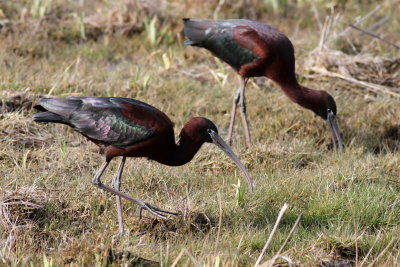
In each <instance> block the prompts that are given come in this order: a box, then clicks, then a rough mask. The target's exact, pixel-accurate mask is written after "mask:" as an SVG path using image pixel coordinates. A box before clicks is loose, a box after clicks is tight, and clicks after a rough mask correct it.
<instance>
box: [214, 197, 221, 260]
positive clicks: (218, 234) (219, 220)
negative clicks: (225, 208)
mask: <svg viewBox="0 0 400 267" xmlns="http://www.w3.org/2000/svg"><path fill="white" fill-rule="evenodd" d="M217 197H218V204H219V219H218V231H217V239H216V240H215V253H217V249H218V243H219V236H220V234H221V224H222V200H221V193H220V191H218V192H217Z"/></svg>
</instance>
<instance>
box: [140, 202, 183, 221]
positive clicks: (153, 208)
mask: <svg viewBox="0 0 400 267" xmlns="http://www.w3.org/2000/svg"><path fill="white" fill-rule="evenodd" d="M143 209H145V210H147V211H148V212H150V213H151V214H153V215H154V216H156V217H158V218H160V219H164V220H169V218H168V217H166V216H165V215H164V214H162V213H165V214H171V215H175V216H178V215H179V213H176V212H172V211H168V210H163V209H160V208H158V207H156V206H153V205H151V204H149V203H146V202H143V206H141V207H140V212H139V219H141V218H142V211H143Z"/></svg>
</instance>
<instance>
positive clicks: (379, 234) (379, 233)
mask: <svg viewBox="0 0 400 267" xmlns="http://www.w3.org/2000/svg"><path fill="white" fill-rule="evenodd" d="M380 236H381V231H379V232H378V234H377V235H376V238H375V241H374V243H373V244H372V246H371V248H370V249H369V251H368V253H367V255H365V257H364V259H363V260H362V262H361V263H360V267H361V266H363V264H364V263H365V261H366V260H367V258H368V256H369V255H370V254H371V252H372V249H373V248H374V247H375V245H376V242H378V239H379V237H380Z"/></svg>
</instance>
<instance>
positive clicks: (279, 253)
mask: <svg viewBox="0 0 400 267" xmlns="http://www.w3.org/2000/svg"><path fill="white" fill-rule="evenodd" d="M302 215H303V213H300V215H299V217H297V220H296V222H295V223H294V225H293V227H292V229H290V232H289V234H288V236H287V237H286V239H285V241H284V242H283V244H282V246H281V247H280V249H279V250H278V252H277V253H276V255H275V256H274V257H273V258H272V260H271V261H270V262H269V264H268V267H272V265H273V264H274V263H275V261H276V260H277V259H279V258H282V259H284V260H286V261H287V262H288V263H289V265H290V266H292V265H294V263H293V261H292V260H291V259H289V258H288V257H286V256H284V255H281V253H282V251H283V249H284V248H285V246H286V244H287V242H289V240H290V238H292V235H293V233H294V230H295V229H296V228H297V225H298V224H299V222H300V219H301V216H302Z"/></svg>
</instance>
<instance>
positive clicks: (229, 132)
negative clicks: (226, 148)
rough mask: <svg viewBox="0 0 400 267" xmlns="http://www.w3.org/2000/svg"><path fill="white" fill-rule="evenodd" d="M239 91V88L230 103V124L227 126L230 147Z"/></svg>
mask: <svg viewBox="0 0 400 267" xmlns="http://www.w3.org/2000/svg"><path fill="white" fill-rule="evenodd" d="M240 91H241V88H239V89H238V90H237V91H236V93H235V95H234V96H233V101H232V111H231V122H230V124H229V130H228V143H229V145H230V146H231V145H232V135H233V126H234V125H235V118H236V109H237V105H238V103H239V99H240Z"/></svg>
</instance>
